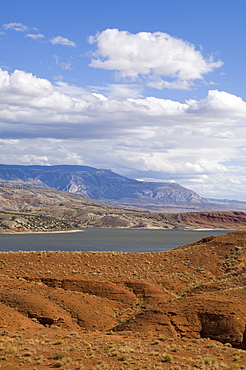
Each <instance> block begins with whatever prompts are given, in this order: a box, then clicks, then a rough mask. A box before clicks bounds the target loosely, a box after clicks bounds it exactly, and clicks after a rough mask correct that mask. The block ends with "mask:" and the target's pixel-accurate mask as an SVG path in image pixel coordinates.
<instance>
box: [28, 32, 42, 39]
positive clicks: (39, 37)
mask: <svg viewBox="0 0 246 370" xmlns="http://www.w3.org/2000/svg"><path fill="white" fill-rule="evenodd" d="M26 36H27V37H30V38H31V39H33V40H40V39H43V38H44V35H43V34H42V33H36V34H35V33H28V34H27V35H26Z"/></svg>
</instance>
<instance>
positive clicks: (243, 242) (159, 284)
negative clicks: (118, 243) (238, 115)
mask: <svg viewBox="0 0 246 370" xmlns="http://www.w3.org/2000/svg"><path fill="white" fill-rule="evenodd" d="M0 266H1V275H0V284H1V291H0V292H1V293H0V367H1V368H10V369H17V368H22V369H39V368H40V369H52V368H62V369H91V370H92V369H156V370H160V369H173V370H174V369H176V370H178V369H196V368H200V369H209V368H210V369H231V370H233V369H245V368H246V367H245V366H246V352H245V347H246V332H245V325H246V303H245V298H246V288H245V282H246V231H235V232H231V233H228V234H224V235H221V236H211V237H207V238H204V239H202V240H201V241H199V242H197V243H193V244H190V245H187V246H182V247H179V248H176V249H174V250H170V251H165V252H157V253H116V252H47V251H46V252H18V253H11V252H9V253H3V252H2V253H0Z"/></svg>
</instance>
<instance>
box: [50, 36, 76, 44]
mask: <svg viewBox="0 0 246 370" xmlns="http://www.w3.org/2000/svg"><path fill="white" fill-rule="evenodd" d="M50 42H51V44H52V45H64V46H72V47H76V44H75V42H73V41H71V40H69V39H67V38H66V37H62V36H56V37H53V38H52V39H51V40H50Z"/></svg>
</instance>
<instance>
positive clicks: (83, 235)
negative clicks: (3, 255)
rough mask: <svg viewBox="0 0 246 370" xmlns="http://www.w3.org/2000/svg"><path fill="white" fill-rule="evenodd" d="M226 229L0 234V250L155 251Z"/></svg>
mask: <svg viewBox="0 0 246 370" xmlns="http://www.w3.org/2000/svg"><path fill="white" fill-rule="evenodd" d="M227 232H228V230H226V231H225V230H223V231H222V230H209V231H182V230H178V231H177V230H153V229H152V230H146V229H100V228H91V229H84V230H83V231H81V232H69V233H45V234H12V235H11V234H5V235H0V252H9V251H13V252H17V251H41V250H50V251H58V250H60V251H115V252H158V251H165V250H168V249H173V248H175V247H178V246H180V245H185V244H188V243H192V242H194V241H198V240H200V239H202V238H204V237H205V236H209V235H221V234H225V233H227Z"/></svg>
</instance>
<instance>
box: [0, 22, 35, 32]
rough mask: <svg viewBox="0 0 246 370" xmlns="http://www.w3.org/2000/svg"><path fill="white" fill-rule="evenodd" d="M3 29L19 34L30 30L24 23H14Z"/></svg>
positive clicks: (7, 24) (6, 25)
mask: <svg viewBox="0 0 246 370" xmlns="http://www.w3.org/2000/svg"><path fill="white" fill-rule="evenodd" d="M3 29H5V30H14V31H17V32H26V31H28V30H29V29H30V28H29V27H28V26H25V25H24V24H22V23H16V22H13V23H5V24H4V25H3Z"/></svg>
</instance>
